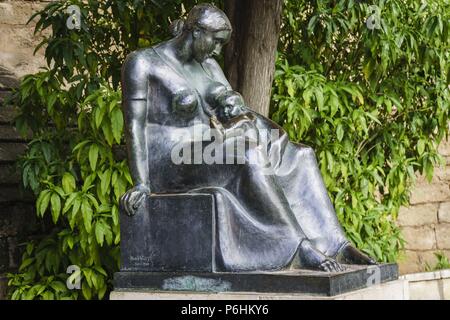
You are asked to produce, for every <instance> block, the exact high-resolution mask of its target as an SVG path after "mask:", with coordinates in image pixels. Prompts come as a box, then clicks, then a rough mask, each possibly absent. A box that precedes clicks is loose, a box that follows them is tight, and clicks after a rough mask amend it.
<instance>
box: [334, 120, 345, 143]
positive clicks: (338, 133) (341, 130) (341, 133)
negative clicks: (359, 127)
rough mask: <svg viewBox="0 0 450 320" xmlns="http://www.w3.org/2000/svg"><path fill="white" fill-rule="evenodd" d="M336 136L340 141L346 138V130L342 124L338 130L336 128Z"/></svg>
mask: <svg viewBox="0 0 450 320" xmlns="http://www.w3.org/2000/svg"><path fill="white" fill-rule="evenodd" d="M336 136H337V139H338V141H342V138H343V137H344V128H343V126H342V124H338V126H337V128H336Z"/></svg>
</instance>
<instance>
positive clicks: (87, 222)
mask: <svg viewBox="0 0 450 320" xmlns="http://www.w3.org/2000/svg"><path fill="white" fill-rule="evenodd" d="M81 214H82V217H83V223H84V228H85V229H86V231H87V232H88V233H89V232H91V229H92V214H93V211H92V208H91V205H90V203H89V200H88V199H87V198H84V199H83V202H82V204H81Z"/></svg>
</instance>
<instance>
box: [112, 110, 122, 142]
mask: <svg viewBox="0 0 450 320" xmlns="http://www.w3.org/2000/svg"><path fill="white" fill-rule="evenodd" d="M111 128H112V133H113V136H114V139H115V140H116V142H117V144H120V140H121V138H122V130H123V115H122V111H121V110H120V109H119V108H114V109H113V111H112V112H111Z"/></svg>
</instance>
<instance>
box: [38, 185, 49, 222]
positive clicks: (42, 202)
mask: <svg viewBox="0 0 450 320" xmlns="http://www.w3.org/2000/svg"><path fill="white" fill-rule="evenodd" d="M51 195H52V193H51V191H50V190H44V191H42V192H41V193H40V195H39V198H38V200H37V203H36V207H37V208H38V215H40V216H41V217H43V216H44V213H45V211H46V210H47V208H48V204H49V202H50V197H51Z"/></svg>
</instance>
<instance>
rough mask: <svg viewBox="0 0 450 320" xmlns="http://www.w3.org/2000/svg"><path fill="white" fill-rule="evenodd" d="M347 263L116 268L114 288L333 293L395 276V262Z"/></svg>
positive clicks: (396, 277)
mask: <svg viewBox="0 0 450 320" xmlns="http://www.w3.org/2000/svg"><path fill="white" fill-rule="evenodd" d="M346 267H347V270H346V271H344V272H334V273H327V272H320V271H309V270H286V271H278V272H240V273H224V272H218V273H216V272H213V273H180V272H178V273H175V272H118V273H116V274H115V275H114V288H115V289H116V290H147V291H161V292H163V291H166V292H177V291H178V292H179V291H186V292H192V291H196V292H222V293H223V292H233V293H237V292H261V293H263V292H265V293H297V294H298V293H302V294H309V295H322V296H335V295H340V294H343V293H346V292H349V291H353V290H357V289H362V288H366V287H370V286H372V285H375V284H380V283H384V282H387V281H391V280H396V279H398V268H397V265H396V264H383V265H378V266H371V267H367V266H355V265H347V266H346Z"/></svg>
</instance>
